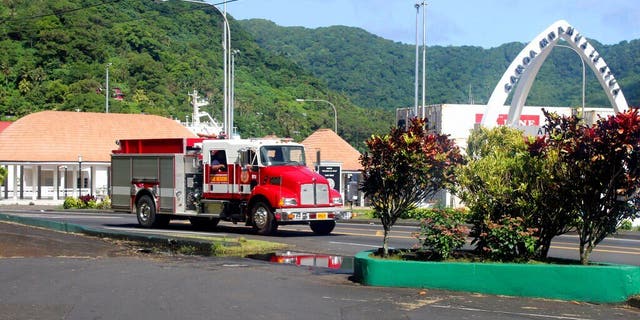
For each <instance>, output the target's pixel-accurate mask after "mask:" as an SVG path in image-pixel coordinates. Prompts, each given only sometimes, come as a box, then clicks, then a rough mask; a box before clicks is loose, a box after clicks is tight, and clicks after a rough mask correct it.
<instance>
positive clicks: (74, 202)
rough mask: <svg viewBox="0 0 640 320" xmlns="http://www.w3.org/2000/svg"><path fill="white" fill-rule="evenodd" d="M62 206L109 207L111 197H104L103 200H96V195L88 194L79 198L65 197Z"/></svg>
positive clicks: (81, 207) (71, 207)
mask: <svg viewBox="0 0 640 320" xmlns="http://www.w3.org/2000/svg"><path fill="white" fill-rule="evenodd" d="M62 206H63V208H65V209H109V208H111V199H110V198H109V197H106V198H104V200H102V201H98V200H97V199H96V197H94V196H92V195H89V194H88V195H84V196H81V197H80V198H74V197H67V198H65V199H64V203H63V204H62Z"/></svg>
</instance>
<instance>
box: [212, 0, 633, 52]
mask: <svg viewBox="0 0 640 320" xmlns="http://www.w3.org/2000/svg"><path fill="white" fill-rule="evenodd" d="M221 1H223V0H219V1H215V0H214V1H212V0H207V2H209V3H213V4H216V3H219V2H221ZM417 2H418V3H422V0H235V1H233V0H232V2H229V3H228V4H227V5H226V6H227V12H228V13H229V14H231V15H232V16H233V17H234V18H235V19H237V20H242V19H252V18H261V19H267V20H271V21H273V22H275V23H276V24H278V25H280V26H302V27H307V28H318V27H328V26H333V25H343V26H351V27H359V28H362V29H364V30H367V31H368V32H370V33H373V34H375V35H378V36H380V37H382V38H385V39H389V40H393V41H397V42H402V43H407V44H415V43H416V17H418V29H419V36H418V43H420V44H421V43H422V41H423V36H422V16H423V12H422V9H420V12H419V14H417V10H416V8H415V5H416V3H417ZM424 2H425V3H426V4H427V5H426V29H427V32H426V43H427V46H433V45H441V46H448V45H452V46H461V45H471V46H481V47H483V48H492V47H497V46H500V45H501V44H504V43H507V42H514V41H517V42H524V43H528V42H530V41H531V40H533V39H534V38H535V37H536V36H537V35H538V34H539V33H540V32H542V31H543V30H544V29H546V28H547V27H548V26H550V25H551V24H552V23H554V22H555V21H557V20H561V19H563V20H566V21H567V22H569V24H571V25H572V26H573V27H574V28H575V29H576V30H578V31H579V32H580V33H582V34H583V35H585V36H586V37H587V38H589V39H591V40H597V41H599V42H601V43H603V44H616V43H618V42H620V41H624V40H627V41H629V40H634V39H640V1H638V0H426V1H424ZM220 8H222V6H220Z"/></svg>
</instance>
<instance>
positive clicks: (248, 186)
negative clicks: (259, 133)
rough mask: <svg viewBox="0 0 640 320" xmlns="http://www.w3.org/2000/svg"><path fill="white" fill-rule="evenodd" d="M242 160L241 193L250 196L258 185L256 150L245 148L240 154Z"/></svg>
mask: <svg viewBox="0 0 640 320" xmlns="http://www.w3.org/2000/svg"><path fill="white" fill-rule="evenodd" d="M238 153H239V157H238V158H239V159H240V168H241V170H240V177H239V181H240V186H239V188H238V190H239V191H240V193H245V194H249V193H251V190H253V188H254V187H255V186H256V185H257V184H258V174H259V172H260V171H259V169H258V156H257V153H256V151H255V150H253V149H250V148H245V149H242V150H240V151H239V152H238Z"/></svg>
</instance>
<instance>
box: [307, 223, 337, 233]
mask: <svg viewBox="0 0 640 320" xmlns="http://www.w3.org/2000/svg"><path fill="white" fill-rule="evenodd" d="M309 226H310V227H311V230H312V231H313V233H315V234H318V235H323V236H324V235H327V234H329V233H331V231H333V228H335V227H336V222H335V221H333V220H330V221H311V222H310V223H309Z"/></svg>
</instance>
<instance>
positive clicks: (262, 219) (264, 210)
mask: <svg viewBox="0 0 640 320" xmlns="http://www.w3.org/2000/svg"><path fill="white" fill-rule="evenodd" d="M251 217H252V220H253V228H254V229H256V231H258V233H259V234H263V235H268V234H272V233H274V232H276V230H278V224H277V223H276V219H275V218H274V216H273V212H272V211H271V207H269V205H268V204H265V203H264V202H261V201H260V202H257V203H256V204H255V205H254V206H253V208H252V209H251Z"/></svg>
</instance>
